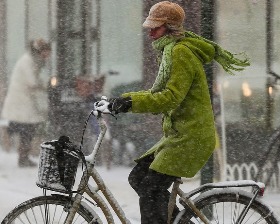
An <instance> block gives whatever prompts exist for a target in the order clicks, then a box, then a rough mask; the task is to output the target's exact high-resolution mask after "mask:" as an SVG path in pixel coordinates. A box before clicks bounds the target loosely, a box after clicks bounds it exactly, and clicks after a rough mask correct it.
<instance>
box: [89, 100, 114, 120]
mask: <svg viewBox="0 0 280 224" xmlns="http://www.w3.org/2000/svg"><path fill="white" fill-rule="evenodd" d="M109 104H110V102H109V100H108V98H107V97H106V96H102V97H101V100H100V101H97V102H95V103H94V106H93V110H92V111H91V113H92V114H93V115H94V116H99V115H100V114H111V115H112V112H111V111H110V110H109V108H108V106H109Z"/></svg>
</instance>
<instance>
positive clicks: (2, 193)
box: [0, 148, 280, 224]
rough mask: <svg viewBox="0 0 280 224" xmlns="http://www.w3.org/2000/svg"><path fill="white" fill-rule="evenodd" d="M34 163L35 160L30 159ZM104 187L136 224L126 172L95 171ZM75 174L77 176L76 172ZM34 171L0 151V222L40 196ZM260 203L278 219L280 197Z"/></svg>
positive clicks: (187, 185) (191, 183)
mask: <svg viewBox="0 0 280 224" xmlns="http://www.w3.org/2000/svg"><path fill="white" fill-rule="evenodd" d="M34 159H36V158H34ZM97 170H98V171H99V172H100V174H101V176H102V177H103V179H104V181H105V183H106V184H107V185H108V186H109V188H110V190H111V191H112V193H113V194H114V196H115V198H116V199H117V200H118V201H119V203H120V205H121V206H122V208H123V210H124V212H125V214H126V215H127V217H128V218H129V219H130V220H131V222H132V224H140V213H139V206H138V198H137V195H136V193H135V192H134V191H133V190H132V189H131V188H130V186H129V184H128V182H127V176H128V174H129V172H130V168H127V167H112V168H111V169H110V170H107V169H106V168H104V167H98V168H97ZM78 172H81V169H80V168H79V170H78ZM36 180H37V168H18V166H17V154H16V152H9V153H7V152H4V151H3V150H1V148H0V220H1V221H2V220H3V218H4V217H5V215H6V214H7V213H8V212H9V211H10V210H11V209H13V208H14V207H15V206H16V205H18V204H19V203H21V202H23V201H25V200H27V199H30V198H32V197H35V196H39V195H42V194H43V192H42V189H40V188H38V187H37V186H36V184H35V182H36ZM198 184H199V181H198V180H189V181H186V183H184V188H186V189H188V190H191V189H193V188H194V187H197V186H198ZM264 200H265V201H266V202H267V203H268V204H269V205H271V206H272V207H273V209H274V210H275V211H276V213H277V214H278V215H280V193H279V194H276V193H273V194H272V193H268V194H267V195H266V196H265V197H264ZM116 223H119V222H116Z"/></svg>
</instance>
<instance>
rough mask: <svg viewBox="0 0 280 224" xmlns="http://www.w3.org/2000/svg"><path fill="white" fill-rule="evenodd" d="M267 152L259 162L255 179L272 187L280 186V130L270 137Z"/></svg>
mask: <svg viewBox="0 0 280 224" xmlns="http://www.w3.org/2000/svg"><path fill="white" fill-rule="evenodd" d="M266 149H267V150H266V151H265V153H264V154H263V155H262V156H261V160H260V162H259V164H258V172H257V174H256V176H255V181H261V182H263V183H264V184H265V185H266V186H269V187H271V188H276V189H278V188H279V185H280V180H279V175H280V174H279V168H278V160H279V156H280V130H276V131H275V132H274V133H273V134H272V135H271V137H270V140H269V143H268V145H267V147H266Z"/></svg>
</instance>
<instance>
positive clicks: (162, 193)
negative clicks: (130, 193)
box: [128, 157, 179, 224]
mask: <svg viewBox="0 0 280 224" xmlns="http://www.w3.org/2000/svg"><path fill="white" fill-rule="evenodd" d="M152 161H153V157H146V158H143V159H142V160H141V161H140V162H139V163H138V164H137V165H136V166H135V167H134V168H133V169H132V171H131V173H130V174H129V177H128V181H129V184H130V185H131V187H132V188H133V189H134V190H135V191H136V193H137V194H138V196H139V205H140V213H141V224H165V223H167V218H168V201H169V197H170V192H169V191H168V188H169V187H170V186H171V184H172V183H173V182H174V181H175V180H176V178H177V177H174V176H169V175H166V174H162V173H159V172H156V171H154V170H151V169H149V166H150V164H151V163H152ZM178 210H179V209H178V208H175V209H174V213H177V212H178Z"/></svg>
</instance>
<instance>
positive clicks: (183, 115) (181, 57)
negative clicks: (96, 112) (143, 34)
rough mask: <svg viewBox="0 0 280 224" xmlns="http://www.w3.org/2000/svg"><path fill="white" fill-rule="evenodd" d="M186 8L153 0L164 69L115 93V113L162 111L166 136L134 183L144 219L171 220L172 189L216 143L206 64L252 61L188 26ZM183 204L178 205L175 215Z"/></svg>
mask: <svg viewBox="0 0 280 224" xmlns="http://www.w3.org/2000/svg"><path fill="white" fill-rule="evenodd" d="M184 20H185V12H184V10H183V9H182V7H181V6H179V5H178V4H176V3H172V2H169V1H162V2H159V3H157V4H155V5H153V6H152V7H151V9H150V11H149V15H148V17H147V18H146V20H145V22H144V23H143V26H144V27H145V28H149V29H150V32H149V35H150V37H151V38H152V39H153V43H152V45H153V48H154V49H155V50H156V51H157V53H158V55H159V59H160V60H159V61H160V63H159V70H158V75H157V77H156V80H155V82H154V84H153V86H152V88H151V89H149V90H146V91H140V92H129V93H124V94H122V96H121V97H118V98H113V99H110V104H109V109H110V110H111V111H112V112H115V113H121V112H123V113H125V112H128V111H131V112H133V113H153V114H162V115H163V122H162V129H163V136H162V138H161V139H160V141H159V142H157V143H156V144H155V145H154V146H153V147H152V148H151V149H149V150H148V151H147V152H146V153H144V154H143V155H142V156H141V157H140V158H138V159H136V160H135V161H136V162H137V164H136V166H135V167H134V168H133V169H132V171H131V173H130V174H129V178H128V180H129V183H130V185H131V187H132V188H133V189H134V190H135V191H136V192H137V194H138V195H139V205H140V212H141V223H142V224H153V223H157V224H159V223H167V216H168V215H167V210H168V201H169V196H170V193H169V191H168V188H169V187H170V186H171V184H172V183H173V182H174V180H175V179H176V178H178V177H187V178H190V177H193V176H194V175H195V174H196V173H197V172H198V171H199V170H200V169H201V168H202V167H203V166H204V164H205V163H206V162H207V160H208V159H209V157H210V156H211V154H212V153H213V151H214V149H215V141H216V139H215V124H214V116H213V111H212V106H211V100H210V95H209V90H208V85H207V80H206V75H205V72H204V69H203V65H204V64H206V63H210V62H211V61H213V60H216V61H217V62H218V63H220V64H221V65H222V67H223V68H224V69H225V71H227V72H229V73H230V74H233V73H232V71H231V70H235V71H240V70H243V69H244V67H246V66H249V61H248V59H244V60H240V59H238V58H235V57H234V56H233V55H232V54H231V53H230V52H228V51H226V50H224V49H222V48H221V47H220V46H219V45H217V44H216V43H214V42H212V41H210V40H207V39H205V38H203V37H201V36H198V35H197V34H195V33H193V32H190V31H186V30H185V29H184V28H183V22H184ZM177 213H178V208H175V210H174V213H173V214H174V215H173V216H174V217H175V215H176V214H177Z"/></svg>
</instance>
